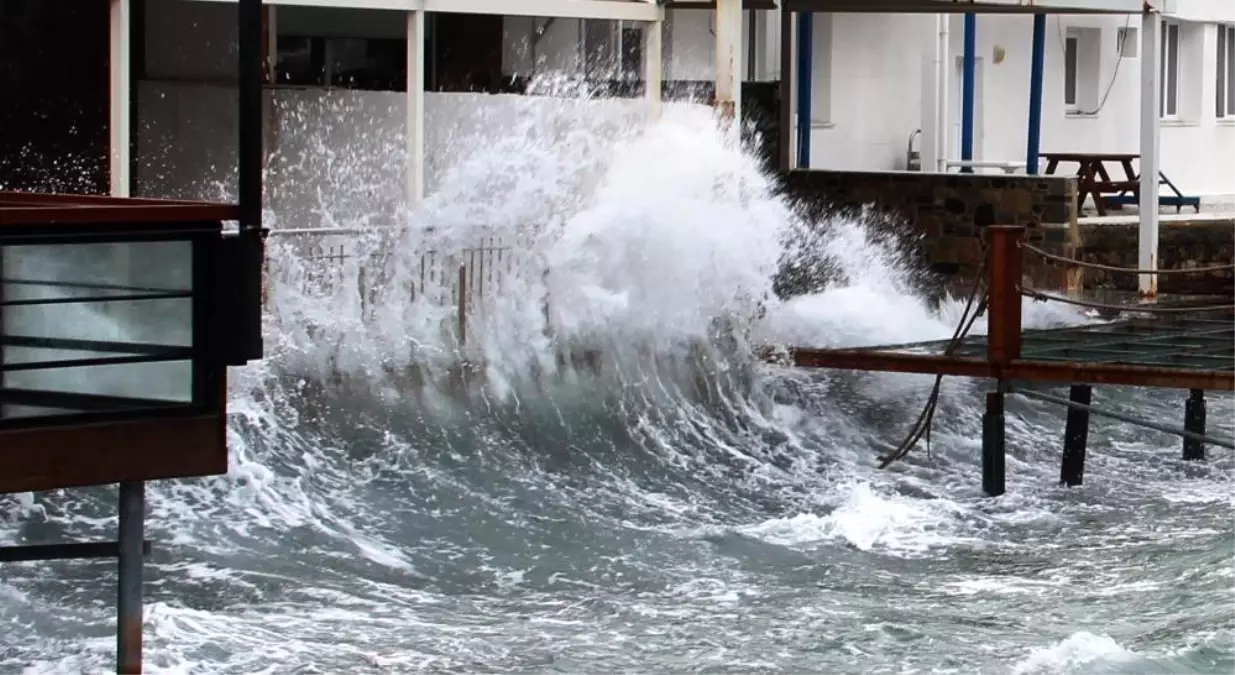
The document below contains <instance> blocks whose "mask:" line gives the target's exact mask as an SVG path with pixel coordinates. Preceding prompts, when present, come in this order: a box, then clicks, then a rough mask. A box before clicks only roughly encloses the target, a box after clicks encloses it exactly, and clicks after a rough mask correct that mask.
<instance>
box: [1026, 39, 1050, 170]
mask: <svg viewBox="0 0 1235 675" xmlns="http://www.w3.org/2000/svg"><path fill="white" fill-rule="evenodd" d="M1045 62H1046V15H1045V14H1034V15H1033V51H1032V60H1031V64H1030V70H1029V138H1028V139H1027V143H1026V147H1025V170H1026V172H1027V173H1028V174H1029V175H1031V176H1036V175H1037V174H1038V154H1039V153H1040V152H1041V149H1042V147H1041V146H1042V75H1043V71H1044V70H1045Z"/></svg>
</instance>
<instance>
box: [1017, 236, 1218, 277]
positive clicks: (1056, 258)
mask: <svg viewBox="0 0 1235 675" xmlns="http://www.w3.org/2000/svg"><path fill="white" fill-rule="evenodd" d="M1020 246H1021V247H1022V248H1024V249H1026V250H1028V251H1029V252H1031V253H1035V254H1037V255H1038V256H1040V257H1042V258H1045V259H1047V260H1050V261H1053V262H1058V263H1064V264H1066V265H1071V266H1073V267H1084V268H1088V269H1093V270H1102V271H1104V272H1116V273H1122V274H1208V273H1211V272H1228V271H1231V270H1235V264H1231V265H1216V266H1213V267H1192V268H1189V269H1177V270H1162V269H1156V270H1155V269H1151V270H1143V269H1138V268H1132V267H1116V266H1114V265H1103V264H1101V263H1095V262H1086V261H1084V260H1075V259H1073V258H1065V257H1064V256H1061V255H1055V254H1054V253H1048V252H1046V251H1043V250H1042V249H1040V248H1038V247H1037V246H1034V245H1032V244H1027V243H1025V242H1021V244H1020Z"/></svg>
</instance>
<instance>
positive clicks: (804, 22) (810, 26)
mask: <svg viewBox="0 0 1235 675" xmlns="http://www.w3.org/2000/svg"><path fill="white" fill-rule="evenodd" d="M797 17H798V168H799V169H809V168H810V135H811V134H810V132H811V129H810V116H811V111H810V103H811V101H810V99H811V79H812V75H813V73H814V70H813V68H812V63H813V61H814V54H815V50H814V46H815V25H814V23H815V15H814V14H811V13H810V12H798V14H797Z"/></svg>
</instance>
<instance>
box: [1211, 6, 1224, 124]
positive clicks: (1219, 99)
mask: <svg viewBox="0 0 1235 675" xmlns="http://www.w3.org/2000/svg"><path fill="white" fill-rule="evenodd" d="M1226 51H1227V50H1226V27H1225V26H1218V81H1217V83H1216V84H1217V95H1216V96H1214V113H1215V114H1216V115H1217V116H1218V117H1225V116H1226Z"/></svg>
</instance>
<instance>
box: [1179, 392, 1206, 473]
mask: <svg viewBox="0 0 1235 675" xmlns="http://www.w3.org/2000/svg"><path fill="white" fill-rule="evenodd" d="M1184 428H1185V429H1187V430H1188V431H1191V432H1193V433H1196V434H1204V433H1205V390H1204V389H1193V390H1192V391H1191V393H1190V394H1189V396H1188V400H1187V402H1186V403H1184ZM1202 459H1205V444H1204V443H1203V442H1201V440H1200V439H1198V438H1186V437H1185V438H1184V460H1186V461H1195V460H1202Z"/></svg>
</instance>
